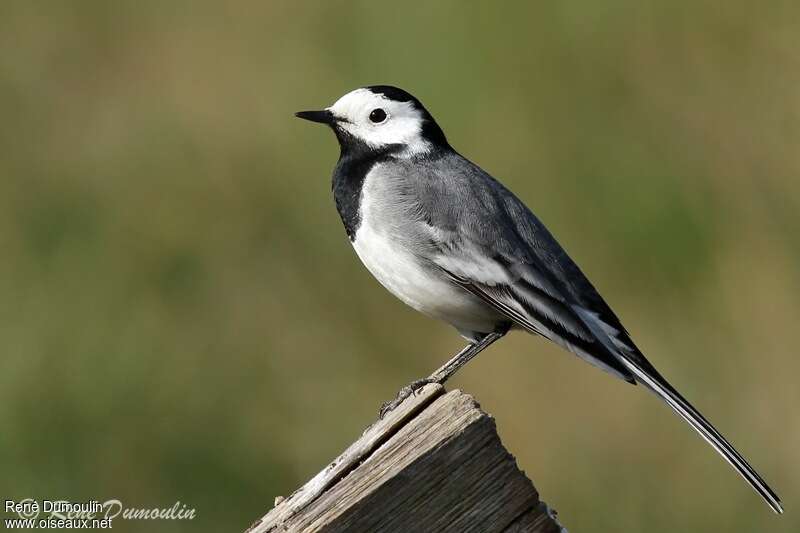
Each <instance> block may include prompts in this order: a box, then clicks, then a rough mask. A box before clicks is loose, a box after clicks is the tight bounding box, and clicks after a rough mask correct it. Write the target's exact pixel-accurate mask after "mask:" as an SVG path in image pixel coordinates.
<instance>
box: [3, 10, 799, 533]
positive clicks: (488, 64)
mask: <svg viewBox="0 0 800 533" xmlns="http://www.w3.org/2000/svg"><path fill="white" fill-rule="evenodd" d="M377 83H381V84H394V85H398V86H401V87H403V88H405V89H407V90H409V91H410V92H412V93H414V94H415V95H417V96H418V97H419V98H420V99H421V100H422V101H423V102H424V103H425V104H426V105H427V107H428V108H429V109H430V110H431V111H432V112H433V114H434V115H435V116H436V117H437V119H438V121H439V122H440V124H441V125H442V126H443V128H444V129H445V131H446V132H447V133H448V136H449V139H450V141H451V143H452V144H453V145H454V146H455V147H456V148H457V149H458V150H459V151H461V152H462V153H464V154H466V155H467V156H469V157H470V158H471V159H473V160H474V161H476V162H477V163H479V164H480V165H481V166H483V167H484V168H486V169H487V170H489V171H490V172H492V173H493V174H494V175H495V176H497V177H499V178H501V179H502V180H503V181H504V182H505V183H506V184H507V185H508V186H509V187H510V188H511V189H512V190H514V191H515V192H517V194H518V195H519V196H520V197H521V198H522V199H523V200H524V201H525V202H526V203H527V204H528V205H529V206H530V207H531V208H532V209H533V210H534V211H536V212H537V213H538V214H539V215H540V217H541V218H542V219H543V220H544V221H545V222H546V223H547V224H548V225H549V227H550V229H551V230H552V231H553V233H555V235H556V236H557V237H558V238H559V239H560V240H561V242H562V243H563V244H564V246H565V247H566V248H567V250H568V251H570V253H571V254H572V256H573V257H574V258H575V260H576V261H577V262H578V263H579V264H581V265H582V267H583V269H584V270H585V271H586V272H587V274H588V275H589V276H590V277H591V278H592V279H593V280H594V281H595V283H596V285H597V286H598V288H599V289H600V290H601V292H602V293H603V294H604V295H605V296H606V298H607V300H608V301H609V302H610V303H611V304H612V306H613V307H614V308H615V310H616V311H617V313H618V314H619V315H620V316H621V317H622V319H623V322H624V323H625V324H626V325H627V327H628V329H629V330H630V331H631V332H632V334H633V336H634V338H635V339H636V340H637V342H638V344H639V345H640V346H641V347H642V349H643V350H644V351H645V353H647V354H648V356H649V357H650V359H651V360H652V361H653V362H654V363H655V364H656V365H657V366H658V367H659V368H661V369H662V370H663V372H664V373H665V374H666V375H667V376H668V377H669V378H670V379H671V380H672V382H673V383H674V384H675V385H676V386H677V387H678V388H679V389H680V390H681V391H683V392H684V394H685V395H686V396H687V397H688V398H690V399H691V400H692V401H693V402H694V403H696V405H697V406H698V407H700V408H701V410H702V411H703V412H704V413H705V414H706V415H707V416H708V417H709V418H710V419H711V420H712V421H713V422H714V423H715V424H716V425H718V426H719V428H720V429H721V430H722V431H723V433H725V435H727V436H728V437H729V438H730V439H731V440H732V442H734V443H735V444H736V446H737V447H738V448H739V450H740V451H741V452H742V453H743V454H744V455H745V456H747V457H748V458H749V459H750V460H751V462H752V463H753V464H754V465H755V466H756V467H757V468H758V469H759V471H760V472H761V473H762V474H763V475H764V477H765V478H766V479H767V480H768V481H769V482H770V483H771V484H772V485H773V486H774V487H775V488H776V490H777V491H778V492H779V494H780V495H781V496H782V497H783V500H784V503H785V504H786V507H787V513H786V515H784V516H782V517H780V518H778V517H776V516H774V515H773V514H772V513H771V512H770V511H769V510H768V508H767V507H766V506H765V505H764V504H763V503H762V502H761V501H760V500H759V498H758V497H757V496H756V495H755V494H754V493H752V492H751V490H750V489H749V488H748V487H747V486H746V485H745V484H744V483H743V482H742V481H741V480H740V479H739V478H738V476H736V474H735V473H734V472H733V471H732V470H731V469H730V468H729V467H728V466H727V465H726V464H725V463H724V462H723V461H722V460H721V459H720V458H719V457H717V456H716V454H714V453H713V452H712V451H711V450H710V448H709V447H708V446H706V444H705V443H704V442H703V441H702V440H701V439H699V438H698V437H697V436H696V435H695V434H694V433H693V432H692V431H691V430H690V429H688V427H687V426H685V424H683V423H682V422H681V421H680V420H678V418H677V417H675V416H674V415H673V414H672V413H671V412H670V411H669V409H667V408H666V407H665V406H663V405H661V404H660V403H659V402H658V401H657V400H656V399H654V398H653V397H651V396H650V395H649V394H647V393H645V391H643V390H642V389H641V388H638V387H636V388H635V387H630V386H627V385H625V384H624V383H622V382H618V381H615V380H612V379H611V378H609V377H608V376H607V375H606V374H604V373H602V372H599V371H598V370H596V369H594V368H592V367H590V366H588V365H586V364H584V363H582V362H580V361H579V360H578V359H577V358H575V357H572V356H570V355H569V354H566V353H565V352H562V351H560V350H559V349H558V348H556V347H554V346H552V345H550V344H549V343H546V342H545V341H543V340H541V339H535V338H532V337H529V336H526V335H523V334H515V335H512V336H511V337H510V338H509V339H507V340H506V341H504V342H501V343H499V344H498V345H496V346H493V347H492V348H491V349H490V350H489V351H488V352H487V353H485V354H484V355H482V356H481V357H480V358H478V359H477V360H475V361H474V362H472V363H471V364H470V365H469V366H468V367H467V368H466V369H465V370H463V371H462V372H461V373H460V374H459V375H458V376H457V377H456V379H455V380H454V381H453V383H452V384H451V387H459V388H463V389H466V390H467V391H468V392H470V393H472V394H474V395H475V396H476V397H477V399H478V400H479V401H480V402H481V405H482V406H483V407H484V408H485V409H486V410H487V411H488V412H490V413H492V414H493V415H494V416H495V417H496V420H497V424H498V427H499V431H500V434H501V437H502V438H503V440H504V443H505V444H506V446H507V447H508V449H509V450H510V451H512V452H513V453H514V454H515V455H516V457H517V460H518V462H519V465H520V467H521V468H522V469H524V470H525V471H526V472H527V473H528V475H529V476H530V477H531V478H532V479H533V480H534V482H535V484H536V486H537V487H538V488H539V490H540V491H541V493H542V497H543V498H544V499H545V500H546V501H547V502H549V503H550V504H552V505H553V506H554V507H556V508H557V509H558V511H559V512H560V515H561V517H562V520H563V522H564V523H565V525H567V526H568V527H569V528H570V530H571V531H576V532H579V531H655V532H658V531H743V532H744V531H747V532H751V531H766V530H770V531H798V529H799V528H800V519H798V516H800V514H798V512H797V510H798V503H797V499H798V496H800V487H798V479H800V460H798V454H799V453H800V417H798V414H797V407H798V405H800V387H799V386H798V378H797V375H798V372H799V371H800V361H798V358H797V356H798V351H797V348H796V342H797V327H798V326H797V321H798V315H799V314H800V237H798V233H800V150H799V149H798V143H799V142H800V8H798V7H797V3H796V2H788V1H787V2H722V1H720V2H716V3H712V2H690V1H688V0H682V1H678V2H668V1H664V2H659V3H654V2H636V1H609V2H593V1H558V2H547V3H544V2H537V3H533V2H531V3H527V2H525V3H522V2H520V3H499V2H495V3H490V2H483V3H463V2H454V1H453V2H444V1H442V2H429V3H413V2H412V3H406V2H375V1H361V2H344V1H331V2H288V1H287V2H275V1H260V2H225V3H222V2H198V1H195V2H160V1H154V0H147V1H139V2H106V1H75V2H27V1H26V2H11V1H5V2H3V6H2V7H0V118H1V119H2V126H0V252H1V253H2V256H1V258H2V260H0V294H2V300H0V342H1V343H2V344H0V345H1V346H2V357H0V428H2V429H1V430H0V472H2V475H0V477H1V478H2V481H1V482H0V494H1V495H2V497H3V498H4V499H5V498H14V499H18V500H19V499H22V498H26V497H34V498H61V499H69V500H73V501H79V500H86V499H91V498H94V499H99V500H106V499H110V498H118V499H120V500H122V501H123V502H124V504H125V505H126V506H133V507H148V508H150V507H155V506H159V507H169V506H171V505H172V504H173V503H174V502H175V501H177V500H180V501H181V502H185V503H186V504H187V505H189V506H191V507H194V508H196V509H197V518H196V519H195V520H194V521H193V522H191V523H190V522H163V521H162V522H157V523H153V522H127V523H121V522H120V521H117V522H115V526H116V527H115V529H117V530H121V531H160V530H164V531H189V530H192V531H239V530H242V529H244V528H245V527H246V526H247V525H249V524H250V523H251V522H252V521H253V520H255V519H256V518H258V517H259V516H260V515H261V514H263V513H264V512H265V511H266V510H267V509H269V508H270V507H271V506H272V500H273V498H274V497H275V496H277V495H288V493H290V492H291V491H292V490H293V489H294V488H296V487H297V486H298V485H299V484H301V483H302V482H303V481H305V480H306V479H307V478H309V477H310V476H311V475H312V474H314V473H316V472H317V471H318V470H319V469H320V468H322V467H323V466H324V465H325V464H326V463H327V462H328V461H329V460H330V459H332V458H333V457H334V456H335V455H337V454H338V452H339V451H341V450H342V449H343V448H344V447H345V446H346V445H347V444H349V443H350V442H351V441H352V440H353V439H355V438H356V437H357V436H358V435H359V434H360V431H361V430H362V429H363V428H364V427H365V426H366V425H367V424H368V423H370V422H371V421H372V420H373V419H374V418H375V415H376V412H377V409H378V407H379V405H380V403H381V402H382V401H383V400H386V399H389V398H390V397H393V396H394V394H395V392H396V390H397V389H398V388H399V387H400V386H402V385H404V384H405V383H407V382H408V381H410V380H411V379H413V378H417V377H420V376H423V375H427V374H428V372H430V371H431V370H432V369H434V368H435V367H437V366H438V365H439V364H440V363H441V362H443V361H444V360H445V359H446V358H447V357H448V356H449V355H450V354H451V352H453V351H455V350H457V349H458V348H460V347H461V340H460V338H459V337H458V336H457V335H456V333H455V331H454V330H451V329H450V328H449V327H447V326H445V325H442V324H439V323H435V322H433V321H430V320H429V319H427V318H424V317H422V316H420V315H417V314H416V313H415V312H413V311H411V310H409V309H407V308H405V307H404V306H403V305H402V304H401V303H400V302H399V301H396V300H395V299H394V298H393V297H392V296H391V295H389V294H388V293H387V292H385V291H384V289H383V288H381V287H380V286H379V285H378V283H377V282H375V281H374V280H373V279H372V278H371V276H370V275H369V274H368V273H367V271H366V270H365V269H364V268H363V267H362V266H361V265H360V263H359V262H358V260H357V258H356V256H355V254H354V253H353V251H352V249H351V247H350V246H349V244H348V241H347V239H346V237H345V233H344V230H343V228H342V227H341V224H340V221H339V218H338V215H337V214H336V211H335V208H334V206H333V201H332V198H331V194H330V172H331V170H332V168H333V165H334V163H335V160H336V157H337V155H338V147H337V146H336V143H335V140H334V138H333V136H332V135H331V134H330V132H328V131H326V130H325V129H324V128H321V127H314V126H313V125H310V124H308V123H304V122H301V121H299V120H296V119H295V118H294V117H293V115H292V113H293V112H294V111H297V110H300V109H308V108H317V107H323V106H327V105H329V104H331V103H332V102H333V101H334V100H336V99H337V98H338V97H339V96H340V95H342V94H344V93H345V92H347V91H349V90H351V89H353V88H355V87H358V86H362V85H368V84H377Z"/></svg>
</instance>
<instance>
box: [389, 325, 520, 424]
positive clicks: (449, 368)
mask: <svg viewBox="0 0 800 533" xmlns="http://www.w3.org/2000/svg"><path fill="white" fill-rule="evenodd" d="M506 332H508V328H507V327H504V328H502V329H499V330H497V331H495V332H492V333H487V334H486V335H484V336H483V337H481V338H480V339H478V340H477V341H475V342H471V343H469V344H467V345H466V346H465V347H464V348H463V349H462V350H461V351H460V352H458V353H457V354H455V355H454V356H453V357H452V358H451V359H450V360H449V361H447V362H446V363H445V364H443V365H442V366H441V367H439V369H438V370H436V371H435V372H434V373H433V374H431V375H430V376H428V377H427V378H422V379H417V380H415V381H412V382H411V383H409V384H408V385H406V386H405V387H403V388H402V389H400V392H398V393H397V397H396V398H395V399H394V400H391V401H388V402H384V404H383V405H382V406H381V410H380V417H381V418H383V417H384V416H385V415H386V413H388V412H389V411H391V410H393V409H394V408H395V407H397V406H398V405H400V404H401V403H403V401H405V399H406V398H408V397H409V396H411V395H412V394H416V392H417V391H418V390H419V389H421V388H422V387H424V386H425V385H427V384H429V383H438V384H440V385H442V384H443V383H444V382H445V381H447V380H448V379H449V378H450V376H452V375H453V374H455V373H456V372H457V371H458V369H460V368H461V367H462V366H464V365H465V364H467V363H468V362H469V361H470V360H471V359H472V358H473V357H475V356H476V355H478V354H479V353H481V352H482V351H483V350H485V349H486V348H488V347H489V345H491V344H492V343H493V342H495V341H497V340H499V339H500V338H502V337H503V335H505V334H506Z"/></svg>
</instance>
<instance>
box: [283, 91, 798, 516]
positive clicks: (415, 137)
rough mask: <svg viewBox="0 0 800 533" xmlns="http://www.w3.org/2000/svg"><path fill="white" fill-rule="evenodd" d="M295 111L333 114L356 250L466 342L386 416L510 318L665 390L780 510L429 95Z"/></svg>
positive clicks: (507, 327)
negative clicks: (426, 101)
mask: <svg viewBox="0 0 800 533" xmlns="http://www.w3.org/2000/svg"><path fill="white" fill-rule="evenodd" d="M295 115H296V116H297V117H298V118H301V119H305V120H309V121H312V122H318V123H322V124H326V125H327V126H329V127H330V128H331V129H332V130H333V133H334V134H335V136H336V138H337V140H338V143H339V148H340V154H339V159H338V161H337V163H336V166H335V168H334V170H333V178H332V190H333V197H334V200H335V203H336V208H337V210H338V212H339V215H340V217H341V220H342V223H343V224H344V228H345V231H346V233H347V237H348V238H349V240H350V242H351V244H352V246H353V248H354V249H355V252H356V254H357V255H358V257H359V258H360V260H361V262H362V263H363V264H364V265H365V266H366V268H367V270H369V272H370V273H371V274H372V275H373V276H374V277H375V278H376V279H377V280H378V282H380V283H381V284H382V285H383V286H384V287H385V288H386V289H387V290H388V291H389V292H391V293H392V294H393V295H394V296H396V297H397V298H399V299H400V300H401V301H402V302H404V303H405V304H407V305H408V306H410V307H412V308H414V309H416V310H417V311H420V312H422V313H423V314H425V315H427V316H429V317H432V318H436V319H439V320H442V321H444V322H446V323H448V324H450V325H452V326H454V327H455V329H456V330H457V331H458V333H459V334H460V335H461V336H462V337H464V338H465V339H466V340H467V341H468V344H467V345H466V346H465V347H464V348H463V349H462V350H461V351H459V352H458V353H457V354H455V355H454V356H453V357H452V358H451V359H450V360H448V361H447V362H446V363H445V364H444V365H442V367H441V368H439V369H438V370H437V371H435V372H434V373H432V374H431V375H430V376H428V377H426V378H423V379H419V380H416V381H414V382H412V383H410V384H409V385H407V386H406V387H403V388H402V389H401V390H400V392H399V394H398V395H397V397H396V398H395V399H394V400H393V401H391V402H387V403H386V404H384V406H383V407H382V409H381V417H383V416H384V415H385V414H386V413H387V412H390V411H391V410H392V409H393V408H394V407H396V406H397V405H398V404H399V403H400V402H402V401H403V400H404V399H405V398H407V397H408V396H410V395H411V394H414V393H415V392H416V391H417V390H419V389H420V388H421V387H422V386H424V385H425V384H428V383H440V384H442V383H444V382H445V381H446V380H447V379H448V378H449V377H451V376H452V375H453V374H454V373H455V372H456V371H457V370H458V369H459V368H461V367H462V366H463V365H465V364H466V363H467V362H468V361H469V360H471V359H472V358H474V357H475V356H476V355H478V354H479V353H480V352H482V351H483V350H484V349H486V348H487V347H488V346H490V345H491V344H493V343H494V342H496V341H497V340H499V339H501V338H502V337H504V336H505V335H506V334H507V333H508V332H509V331H512V330H521V331H524V332H527V333H530V334H533V335H539V336H542V337H544V338H546V339H548V340H550V341H553V342H554V343H556V344H558V345H560V346H561V347H563V348H565V349H566V350H568V351H569V352H572V353H573V354H575V355H577V356H578V357H580V358H581V359H583V360H584V361H586V362H588V363H590V364H592V365H594V366H596V367H599V368H600V369H602V370H604V371H605V372H607V373H608V374H611V375H612V376H615V377H617V378H619V379H621V380H623V381H626V382H628V383H631V384H634V385H636V384H640V385H642V386H643V387H644V388H645V389H647V390H649V391H651V392H652V393H654V394H655V395H656V396H658V397H659V398H660V399H661V400H663V401H664V402H665V403H666V404H667V405H668V406H669V407H670V408H672V410H673V411H675V413H677V414H678V415H679V416H680V417H681V418H682V419H683V420H685V421H686V422H687V423H688V424H689V425H690V426H691V427H692V428H693V429H694V430H695V431H696V432H697V433H699V434H700V436H701V437H702V438H703V439H705V440H706V441H707V442H708V443H709V444H710V445H711V446H712V447H713V448H714V450H716V451H717V452H718V453H719V454H720V455H721V456H722V457H723V458H724V459H725V460H726V461H727V462H728V463H730V465H731V466H732V467H733V468H734V469H735V470H736V471H737V472H738V473H739V474H740V475H741V476H742V478H744V480H745V481H746V482H747V483H748V484H749V485H750V486H751V487H752V488H753V489H754V490H755V491H756V492H757V493H758V494H759V495H760V496H761V497H762V498H763V499H764V501H765V502H766V503H767V504H768V505H769V506H770V507H771V508H772V510H773V511H775V512H776V513H782V512H783V507H782V504H781V500H780V498H779V497H778V495H777V494H776V493H775V492H774V491H773V490H772V489H771V488H770V487H769V485H767V483H766V482H765V481H764V480H763V479H762V478H761V476H760V475H759V474H758V473H757V472H756V471H755V470H754V469H753V467H751V466H750V464H749V463H748V462H747V460H745V458H744V457H742V455H741V454H739V452H737V451H736V449H734V447H733V446H732V445H731V444H730V443H729V442H728V441H727V440H726V439H725V438H724V437H723V436H722V435H721V434H720V433H719V431H717V430H716V428H714V426H712V425H711V423H710V422H709V421H708V420H706V418H705V417H704V416H703V415H702V414H700V412H699V411H698V410H697V409H695V408H694V407H693V406H692V405H691V404H690V403H689V402H688V401H687V400H686V399H685V398H684V397H683V396H682V395H681V394H680V393H679V392H678V391H677V390H676V389H675V388H674V387H673V386H672V385H670V384H669V382H667V380H666V379H665V378H664V377H663V376H662V375H661V374H660V373H659V372H658V371H657V370H656V368H655V367H654V366H653V365H652V364H651V363H650V362H649V361H648V360H647V359H646V358H645V356H644V355H643V353H642V352H641V351H640V350H639V348H638V347H637V346H636V344H634V342H633V340H632V338H631V336H630V334H629V333H628V331H627V330H626V329H625V327H624V326H623V325H622V323H621V322H620V319H619V318H618V317H617V315H616V314H615V313H614V312H613V311H612V310H611V308H610V307H609V305H608V304H607V303H606V302H605V300H604V299H603V298H602V297H601V296H600V294H599V293H598V291H597V290H596V289H595V287H594V286H593V285H592V283H591V282H590V281H589V280H588V278H587V277H586V276H585V275H584V273H583V272H582V271H581V269H580V268H579V267H578V266H577V265H576V264H575V262H574V261H573V260H572V259H571V258H570V257H569V255H567V253H566V252H565V251H564V249H563V248H562V247H561V245H560V244H559V243H558V242H557V241H556V239H555V238H554V237H553V235H552V234H551V233H550V232H549V231H548V230H547V228H546V227H545V226H544V224H543V223H542V222H541V221H540V220H539V219H538V218H537V217H536V216H535V215H534V214H533V213H532V212H531V210H530V209H528V207H527V206H526V205H525V204H524V203H523V202H522V201H521V200H520V199H519V198H518V197H517V196H516V195H514V193H512V192H511V191H510V190H509V189H507V188H506V187H505V186H504V185H502V184H501V183H500V182H499V181H498V180H496V179H495V178H493V177H492V176H491V175H490V174H489V173H487V172H486V171H485V170H483V169H482V168H480V167H479V166H478V165H476V164H475V163H473V162H472V161H470V160H469V159H467V158H465V157H464V156H462V155H461V154H459V153H458V152H457V151H456V150H455V149H453V148H452V147H451V146H450V144H449V143H448V141H447V138H446V136H445V134H444V132H443V131H442V128H441V127H440V126H439V124H438V123H437V122H436V120H434V118H433V116H432V115H431V114H430V113H429V112H428V110H427V109H426V108H425V107H424V106H423V105H422V103H421V102H420V101H419V100H418V99H417V98H416V97H414V96H412V95H411V94H410V93H408V92H406V91H405V90H403V89H400V88H398V87H394V86H390V85H372V86H367V87H361V88H358V89H355V90H353V91H350V92H348V93H347V94H345V95H344V96H342V97H341V98H339V99H338V100H337V101H336V102H335V103H334V104H333V105H331V106H329V107H327V108H324V109H322V110H319V111H300V112H297V113H295Z"/></svg>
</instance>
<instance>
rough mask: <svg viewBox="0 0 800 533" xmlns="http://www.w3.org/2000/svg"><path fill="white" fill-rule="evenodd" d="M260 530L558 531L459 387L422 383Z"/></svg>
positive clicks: (490, 423) (488, 420) (256, 528)
mask: <svg viewBox="0 0 800 533" xmlns="http://www.w3.org/2000/svg"><path fill="white" fill-rule="evenodd" d="M247 531H248V533H267V532H275V533H282V532H287V531H288V532H295V531H297V532H312V531H315V532H316V531H324V532H326V533H329V532H341V531H354V532H362V531H364V532H404V533H405V532H417V531H419V532H429V531H430V532H438V531H447V532H451V531H452V532H456V531H457V532H470V531H474V532H498V533H499V532H508V533H511V532H514V533H522V532H541V533H555V532H562V531H566V530H564V529H563V528H562V527H561V525H560V524H559V523H558V521H557V520H556V517H555V512H554V511H552V510H551V509H550V508H549V507H548V506H547V505H546V504H544V503H543V502H541V501H539V495H538V493H537V492H536V489H535V488H534V486H533V484H532V483H531V482H530V480H529V479H528V478H527V477H525V474H523V473H522V472H521V471H520V470H519V469H518V468H517V465H516V461H515V460H514V457H513V456H511V454H509V453H508V452H507V451H506V450H505V448H503V445H502V443H501V442H500V438H499V437H498V436H497V432H496V429H495V424H494V419H493V418H492V417H490V416H489V415H487V414H486V413H484V412H483V411H481V410H480V407H479V406H478V404H477V403H476V402H475V400H474V399H473V398H472V397H471V396H469V395H467V394H464V393H462V392H461V391H458V390H455V391H451V392H448V393H445V390H444V388H443V387H442V386H441V385H427V386H425V387H424V388H423V389H421V390H420V391H419V392H418V393H417V394H416V395H412V396H411V397H409V398H408V399H407V400H406V401H404V402H403V403H402V404H400V405H399V406H398V407H397V408H395V409H394V410H393V411H391V412H390V413H388V414H387V415H386V417H384V419H383V420H378V421H377V422H376V423H375V424H373V425H372V426H370V427H368V428H367V429H366V430H365V431H364V433H363V435H362V436H361V438H359V439H358V440H357V441H356V442H355V443H353V444H352V445H351V446H350V447H349V448H348V449H347V450H346V451H345V452H344V453H342V454H341V455H340V456H339V457H338V458H336V460H335V461H333V462H332V463H331V464H330V465H328V466H327V467H326V468H325V469H324V470H322V471H321V472H320V473H318V474H317V475H316V476H314V478H313V479H311V480H310V481H309V482H308V483H306V484H305V485H304V486H303V487H301V488H300V489H298V490H297V491H296V492H295V493H294V494H292V495H291V496H290V497H289V498H286V499H280V498H279V499H276V502H275V507H274V508H273V509H272V510H271V511H269V512H268V513H267V514H266V515H265V516H264V517H263V518H261V519H260V520H258V521H257V522H256V523H255V524H253V525H252V526H251V527H250V528H249V529H248V530H247Z"/></svg>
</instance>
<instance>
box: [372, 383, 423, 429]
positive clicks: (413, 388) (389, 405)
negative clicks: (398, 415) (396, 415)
mask: <svg viewBox="0 0 800 533" xmlns="http://www.w3.org/2000/svg"><path fill="white" fill-rule="evenodd" d="M435 382H436V380H434V379H431V378H422V379H418V380H416V381H412V382H411V383H409V384H408V385H406V386H405V387H403V388H402V389H400V392H398V393H397V397H396V398H395V399H394V400H389V401H387V402H383V405H381V410H380V411H379V413H378V416H379V417H380V418H381V419H382V418H383V417H384V416H386V413H389V412H390V411H393V410H394V408H395V407H397V406H398V405H400V404H401V403H403V402H404V401H406V399H407V398H408V397H409V396H411V395H412V394H416V393H417V391H418V390H419V389H421V388H422V387H424V386H425V385H427V384H429V383H435Z"/></svg>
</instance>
